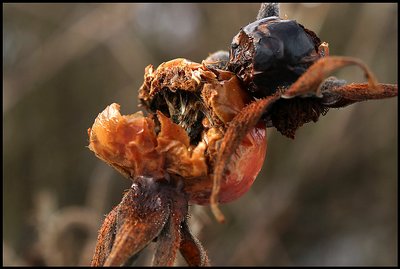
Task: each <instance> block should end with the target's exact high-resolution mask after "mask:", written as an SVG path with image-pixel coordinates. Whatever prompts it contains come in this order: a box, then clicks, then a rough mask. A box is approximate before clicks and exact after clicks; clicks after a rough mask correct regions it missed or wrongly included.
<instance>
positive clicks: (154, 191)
mask: <svg viewBox="0 0 400 269" xmlns="http://www.w3.org/2000/svg"><path fill="white" fill-rule="evenodd" d="M140 182H141V183H139V184H138V185H137V186H133V188H130V189H129V190H128V191H127V192H126V193H125V195H124V198H123V199H122V201H121V203H120V206H119V207H118V212H117V227H116V235H115V241H114V245H113V247H112V250H111V252H110V255H109V256H108V257H107V260H106V261H105V263H104V266H121V265H123V264H124V263H125V262H126V261H127V260H128V259H129V258H130V257H132V256H133V255H135V254H136V253H137V252H139V251H140V250H142V249H143V248H144V247H146V246H147V245H148V244H149V243H150V242H151V241H152V240H153V239H154V238H156V237H157V236H158V235H159V234H160V232H161V230H162V229H163V228H164V226H165V223H166V222H167V220H168V217H169V215H170V209H169V205H168V199H167V197H166V196H165V195H163V192H160V190H159V189H158V185H157V184H155V182H154V181H153V180H152V179H146V178H143V180H141V181H140Z"/></svg>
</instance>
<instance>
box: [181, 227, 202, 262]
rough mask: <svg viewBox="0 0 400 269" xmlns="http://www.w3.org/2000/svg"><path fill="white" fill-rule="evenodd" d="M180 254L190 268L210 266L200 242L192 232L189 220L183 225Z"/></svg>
mask: <svg viewBox="0 0 400 269" xmlns="http://www.w3.org/2000/svg"><path fill="white" fill-rule="evenodd" d="M181 237H182V238H181V245H180V248H179V250H180V252H181V254H182V256H183V258H184V259H185V261H186V262H187V264H188V265H189V266H209V265H210V262H209V259H208V256H207V253H206V251H205V250H204V248H203V246H202V245H201V243H200V241H199V240H198V239H197V238H196V237H195V236H193V234H192V233H191V232H190V229H189V225H188V223H187V220H185V221H184V222H183V224H182V229H181Z"/></svg>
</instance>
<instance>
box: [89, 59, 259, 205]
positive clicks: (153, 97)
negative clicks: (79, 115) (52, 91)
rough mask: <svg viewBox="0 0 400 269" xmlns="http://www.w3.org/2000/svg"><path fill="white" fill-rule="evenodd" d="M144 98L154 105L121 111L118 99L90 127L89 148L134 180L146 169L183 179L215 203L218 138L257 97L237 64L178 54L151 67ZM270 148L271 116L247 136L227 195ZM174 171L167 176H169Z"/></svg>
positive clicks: (223, 197)
mask: <svg viewBox="0 0 400 269" xmlns="http://www.w3.org/2000/svg"><path fill="white" fill-rule="evenodd" d="M139 98H140V100H141V102H142V104H143V106H145V107H146V108H147V109H148V110H149V112H150V113H151V114H150V116H148V117H145V116H144V115H143V114H142V113H141V112H137V113H135V114H133V115H127V116H122V115H121V114H120V112H119V105H117V104H112V105H110V106H109V107H107V108H106V109H105V110H104V111H103V112H102V113H100V114H99V116H98V117H97V119H96V121H95V123H94V125H93V127H92V128H91V130H90V131H89V136H90V145H89V148H90V149H91V150H92V151H94V152H95V153H96V155H97V156H98V157H99V158H101V159H102V160H104V161H105V162H107V163H109V164H110V165H111V166H113V167H115V168H116V169H117V170H118V171H120V172H121V173H122V174H123V175H125V176H127V177H129V178H131V179H132V180H133V181H135V179H136V178H137V177H140V176H147V177H152V178H154V179H156V180H161V181H163V180H165V178H168V179H169V180H170V181H172V182H175V184H177V182H182V184H183V186H184V191H185V192H186V193H187V195H188V196H189V200H190V201H191V202H192V203H196V204H208V203H209V202H210V194H211V190H212V187H213V181H212V172H213V168H214V164H215V156H216V154H217V151H218V146H219V144H220V143H221V140H222V139H223V137H224V132H225V129H226V128H227V126H228V123H229V122H230V121H231V120H232V119H233V118H234V117H235V115H236V114H237V113H238V112H239V111H241V109H243V107H244V106H246V105H247V104H248V102H249V101H250V98H249V96H248V94H247V93H246V91H244V90H243V89H242V88H241V84H240V82H239V80H238V78H237V77H236V76H235V75H234V74H233V73H231V72H228V71H224V70H218V69H209V68H207V67H206V66H205V65H202V64H198V63H194V62H190V61H188V60H185V59H176V60H172V61H169V62H166V63H163V64H161V65H160V66H159V67H158V68H157V69H154V68H153V66H151V65H149V66H148V67H146V70H145V75H144V83H143V85H142V86H141V88H140V90H139ZM265 153H266V130H265V124H263V123H260V124H259V125H257V126H255V127H254V128H253V129H252V130H251V131H250V132H249V133H248V134H247V135H246V136H245V137H244V139H243V141H242V142H241V143H240V145H239V147H238V149H237V150H236V152H235V154H234V156H233V157H232V162H231V163H230V166H229V169H228V170H229V172H228V174H227V176H226V177H225V178H224V180H223V182H222V184H221V192H220V198H219V202H220V203H226V202H230V201H232V200H235V199H237V198H239V197H240V196H241V195H243V194H244V193H246V191H247V190H248V189H249V188H250V186H251V185H252V183H253V181H254V180H255V178H256V176H257V174H258V172H259V171H260V169H261V167H262V164H263V161H264V157H265ZM166 175H168V176H166Z"/></svg>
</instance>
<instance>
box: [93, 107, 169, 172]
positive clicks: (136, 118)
mask: <svg viewBox="0 0 400 269" xmlns="http://www.w3.org/2000/svg"><path fill="white" fill-rule="evenodd" d="M119 109H120V107H119V105H118V104H115V103H114V104H112V105H110V106H108V107H107V108H106V109H105V110H104V111H103V112H102V113H100V114H99V115H98V117H97V118H96V120H95V122H94V124H93V126H92V128H91V129H90V131H89V141H90V144H89V149H90V150H92V151H93V152H94V153H95V154H96V156H97V157H99V158H100V159H102V160H103V161H105V162H106V163H108V164H109V165H111V166H113V167H114V168H116V169H117V170H118V171H119V172H121V173H122V174H123V175H125V176H127V177H130V178H135V177H137V176H149V177H153V178H162V177H163V176H164V169H163V166H164V158H163V157H162V156H161V155H160V154H159V153H158V152H157V151H156V150H155V148H156V146H157V140H156V135H155V132H154V122H153V121H152V120H151V119H150V118H146V117H144V116H143V114H142V112H137V113H135V114H132V115H127V116H121V114H120V112H119Z"/></svg>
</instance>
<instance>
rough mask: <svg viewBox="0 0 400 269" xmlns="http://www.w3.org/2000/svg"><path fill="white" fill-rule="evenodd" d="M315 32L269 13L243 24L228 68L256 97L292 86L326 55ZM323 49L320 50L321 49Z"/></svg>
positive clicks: (236, 38) (235, 39)
mask: <svg viewBox="0 0 400 269" xmlns="http://www.w3.org/2000/svg"><path fill="white" fill-rule="evenodd" d="M321 44H322V42H321V40H320V39H319V38H318V37H317V36H316V34H315V33H314V32H312V31H310V30H308V29H306V28H304V27H303V26H302V25H301V24H298V23H297V22H296V21H294V20H283V19H281V18H279V17H275V16H273V17H268V18H263V19H260V20H257V21H255V22H252V23H250V24H249V25H247V26H245V27H243V28H242V29H241V30H240V32H239V33H238V34H237V35H236V36H235V37H234V38H233V41H232V44H231V50H230V59H229V62H228V69H229V70H230V71H232V72H234V73H236V74H237V75H238V76H239V77H240V78H241V79H242V80H243V82H244V83H245V84H246V86H247V87H248V90H249V91H251V92H252V94H253V95H254V96H255V97H264V96H268V95H271V94H273V93H274V92H275V91H276V89H277V88H278V87H287V86H290V85H291V84H292V83H293V82H295V81H296V80H297V78H298V77H299V76H300V75H301V74H303V73H304V72H305V71H306V70H307V68H309V67H310V66H311V65H312V64H313V63H314V62H315V61H316V60H318V59H319V58H320V57H321V56H324V55H323V53H324V51H321V50H319V47H320V45H321ZM319 51H320V52H319Z"/></svg>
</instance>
